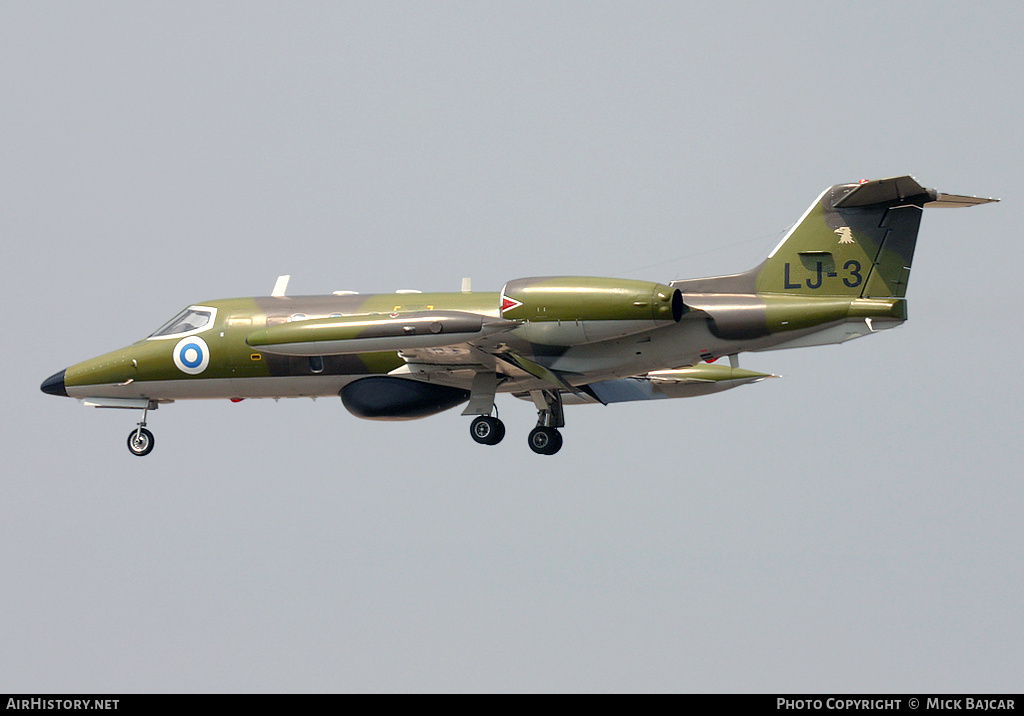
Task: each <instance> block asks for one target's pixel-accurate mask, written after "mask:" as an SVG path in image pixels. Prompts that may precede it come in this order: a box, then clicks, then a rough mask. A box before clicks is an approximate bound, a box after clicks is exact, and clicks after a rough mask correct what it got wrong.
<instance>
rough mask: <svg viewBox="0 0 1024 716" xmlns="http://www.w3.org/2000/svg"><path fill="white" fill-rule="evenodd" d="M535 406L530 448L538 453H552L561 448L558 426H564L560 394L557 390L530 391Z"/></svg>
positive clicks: (560, 435) (529, 439)
mask: <svg viewBox="0 0 1024 716" xmlns="http://www.w3.org/2000/svg"><path fill="white" fill-rule="evenodd" d="M530 397H532V398H533V402H534V405H536V406H537V427H535V428H534V429H533V430H531V431H530V437H529V438H528V441H529V444H530V449H531V450H533V451H534V452H535V453H537V454H538V455H554V454H555V453H556V452H558V451H559V450H560V449H561V448H562V434H561V433H560V432H558V428H561V427H565V415H564V414H563V412H562V394H561V393H560V392H559V391H557V390H534V391H530Z"/></svg>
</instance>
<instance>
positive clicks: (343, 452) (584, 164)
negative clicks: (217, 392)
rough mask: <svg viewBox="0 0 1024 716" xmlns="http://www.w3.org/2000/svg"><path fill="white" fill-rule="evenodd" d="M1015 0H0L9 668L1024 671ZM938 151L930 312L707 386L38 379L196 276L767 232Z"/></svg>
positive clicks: (727, 675) (569, 266) (667, 245)
mask: <svg viewBox="0 0 1024 716" xmlns="http://www.w3.org/2000/svg"><path fill="white" fill-rule="evenodd" d="M1022 31H1024V6H1022V5H1021V4H1020V3H1019V2H1012V1H1006V2H986V3H963V2H927V3H926V2H920V3H918V2H911V3H895V4H894V3H891V2H877V3H873V2H856V3H854V2H821V1H820V0H819V1H816V2H791V3H736V2H714V3H700V4H698V3H682V2H677V3H652V2H628V3H605V2H575V3H564V2H551V1H550V0H545V2H536V3H533V2H515V3H512V2H507V3H487V2H472V3H469V2H467V3H427V2H415V3H413V2H409V3H385V2H374V3H369V2H359V3H341V2H334V3H309V2H306V3H297V2H287V3H266V2H261V3H255V2H239V3H212V2H210V3H182V2H179V3H156V2H145V3H99V2H77V3H50V2H9V1H4V0H0V236H2V251H3V253H2V256H3V261H2V266H3V269H4V270H3V274H4V280H3V282H2V287H0V292H2V306H3V309H4V314H5V321H4V330H3V332H2V333H0V336H2V337H0V340H2V341H3V349H4V350H3V355H4V361H3V371H2V372H0V382H2V383H0V387H2V390H0V393H2V395H3V397H4V400H5V402H6V407H5V409H4V410H3V413H2V414H3V417H2V418H0V420H2V421H3V424H2V430H0V445H2V449H3V455H4V464H5V466H6V467H5V469H4V470H3V472H2V474H3V478H2V485H3V492H2V499H0V574H2V577H0V692H11V691H20V692H44V691H51V692H90V691H93V692H102V691H112V692H130V691H143V692H150V691H161V692H176V691H211V692H217V691H235V692H237V691H495V690H499V691H804V692H810V691H814V692H822V691H824V692H827V691H899V692H987V691H994V692H1000V691H1017V692H1019V690H1020V687H1021V674H1022V673H1024V646H1022V645H1024V616H1022V611H1021V595H1022V594H1024V569H1022V564H1024V547H1022V545H1024V523H1022V520H1021V514H1022V503H1024V479H1022V470H1021V466H1022V458H1024V449H1022V440H1021V418H1022V408H1021V405H1022V403H1024V390H1022V387H1021V379H1020V377H1019V376H1017V375H1016V372H1015V371H1016V370H1017V368H1018V367H1019V365H1018V363H1019V360H1020V356H1021V354H1022V352H1024V336H1022V331H1021V328H1020V326H1021V324H1022V318H1021V315H1020V314H1021V311H1022V310H1024V309H1022V306H1024V295H1022V294H1024V291H1022V289H1021V284H1020V279H1019V277H1020V275H1021V267H1022V263H1024V262H1022V250H1021V238H1020V226H1021V222H1022V218H1024V217H1022V212H1021V203H1020V199H1019V195H1020V187H1021V185H1022V180H1024V176H1022V171H1021V167H1022V166H1024V151H1022V141H1021V117H1022V116H1024V101H1022V93H1021V91H1020V90H1021V87H1024V72H1022V63H1021V57H1022V56H1024V46H1022V44H1024V43H1022V42H1021V36H1022ZM907 173H909V174H913V175H914V176H915V177H917V179H918V180H919V181H920V182H921V183H922V184H924V185H925V186H929V187H934V188H937V189H939V190H941V191H944V192H948V193H963V194H977V195H981V196H996V197H1000V198H1002V200H1003V201H1002V202H1001V203H999V204H995V205H988V206H981V207H974V208H970V209H963V210H929V211H927V212H926V214H925V216H924V220H923V223H922V230H921V238H920V241H919V243H918V249H917V254H916V257H915V259H916V260H915V263H914V272H913V276H912V279H911V283H910V290H909V294H908V298H909V307H910V308H909V311H910V320H909V321H908V322H907V323H906V325H904V326H903V327H901V328H899V329H897V330H893V331H889V332H885V333H882V334H880V335H878V336H872V337H870V338H867V339H863V340H858V341H854V342H852V343H850V344H847V345H844V346H830V347H822V348H810V349H801V350H795V351H779V352H770V353H758V354H746V355H743V356H741V365H742V366H743V367H746V368H751V369H754V370H760V371H765V372H770V373H777V374H781V375H783V376H784V379H783V380H773V381H766V382H763V383H760V384H757V385H754V386H746V387H742V388H739V389H737V390H734V391H730V392H727V393H724V394H720V395H717V396H710V397H704V398H695V399H687V400H672V401H659V402H657V403H648V404H641V403H632V404H620V405H613V406H610V407H601V406H580V407H570V408H568V409H567V411H566V413H567V414H566V419H567V425H566V427H565V429H564V430H563V435H564V438H565V447H564V448H563V449H562V451H561V452H560V453H559V454H558V455H556V456H554V457H543V456H538V455H535V454H533V453H532V452H531V451H530V450H529V449H528V447H527V445H526V434H527V432H528V431H529V429H530V428H531V427H532V426H533V423H534V420H535V412H534V409H533V407H532V406H531V405H529V404H526V403H522V402H520V401H517V400H515V399H513V398H511V397H509V396H503V397H499V401H498V407H499V410H500V411H501V416H502V418H503V419H504V420H505V422H506V425H507V427H508V437H506V439H505V441H504V442H503V443H501V444H500V445H498V446H496V447H484V446H480V445H477V444H475V443H474V442H472V440H471V439H470V436H469V429H468V424H469V419H468V418H464V417H462V416H460V415H459V411H458V410H455V411H451V412H449V413H444V414H442V415H440V416H437V417H434V418H431V419H427V420H422V421H412V422H407V423H379V422H370V421H361V420H359V419H357V418H355V417H353V416H351V415H349V414H348V413H347V412H346V411H345V410H344V408H343V406H342V405H341V403H340V401H339V400H337V399H321V400H317V401H315V402H314V401H310V400H290V401H289V400H282V401H280V402H276V403H275V402H274V401H270V400H267V401H245V402H243V403H240V404H231V403H229V402H228V401H226V400H225V401H215V402H206V401H196V402H187V401H186V402H178V403H175V404H174V405H170V406H165V407H164V408H161V409H160V410H159V411H158V412H156V413H153V414H152V415H151V418H150V422H149V425H150V428H151V429H152V430H153V432H154V433H155V435H156V449H155V450H154V452H153V454H152V455H150V456H148V457H147V458H145V459H139V458H136V457H133V456H131V455H130V454H129V453H128V451H127V449H126V447H125V439H126V436H127V434H128V431H129V430H130V429H131V428H132V426H133V425H134V422H135V421H136V420H137V419H138V416H137V414H136V413H134V412H129V411H112V410H108V411H104V410H93V409H91V408H85V407H83V406H82V405H81V404H79V403H78V402H76V401H73V400H68V399H57V398H54V397H52V396H48V395H44V394H42V393H41V392H40V391H39V384H40V383H41V382H42V380H43V379H45V378H46V377H47V376H49V375H50V374H52V373H54V372H56V371H59V370H61V369H62V368H65V367H66V366H69V365H71V364H73V363H76V362H79V361H81V360H84V359H86V358H90V357H92V356H95V355H97V354H99V353H102V352H105V351H108V350H112V349H114V348H118V347H120V346H122V345H125V344H128V343H130V342H132V341H135V340H137V339H139V338H141V337H144V336H145V335H147V334H148V333H150V332H151V331H153V330H154V329H156V328H157V327H158V326H159V325H161V324H162V323H163V322H164V321H166V320H167V319H169V318H170V317H171V316H173V315H174V314H175V313H176V312H177V311H179V310H180V309H181V308H183V307H184V306H186V305H188V304H190V303H196V302H200V301H202V300H205V299H214V298H221V297H230V296H247V295H257V294H262V295H266V294H268V293H269V292H270V290H271V288H272V287H273V284H274V280H275V278H276V277H277V276H278V275H279V274H285V273H290V274H291V275H292V281H291V285H290V288H289V292H290V293H292V294H309V293H329V292H330V291H333V290H338V289H349V290H356V291H361V292H375V291H381V292H389V291H393V290H395V289H400V288H418V289H423V290H439V291H443V290H453V291H456V290H458V289H459V287H460V281H461V279H462V277H464V276H469V277H471V278H472V280H473V287H474V288H475V289H477V290H498V289H499V288H500V287H501V286H502V284H504V283H505V282H506V281H509V280H511V279H514V278H518V277H523V276H536V275H548V274H583V275H598V276H621V277H625V278H638V279H646V280H652V281H668V280H672V279H676V278H689V277H697V276H702V275H713V274H717V273H730V272H735V271H740V270H743V269H746V268H749V267H750V266H752V265H754V264H755V263H757V262H758V261H759V260H760V259H761V258H762V257H763V256H764V255H766V254H767V252H768V251H769V250H771V248H772V247H773V246H774V245H775V243H776V242H777V241H778V238H779V236H780V235H781V233H782V232H783V231H784V230H785V229H786V228H787V227H788V226H789V225H790V224H792V223H793V222H794V221H796V219H797V218H798V217H799V216H800V215H801V214H802V213H803V211H804V210H805V209H806V208H807V206H808V205H809V204H810V203H811V201H812V200H814V198H815V197H816V196H817V195H818V193H819V192H820V191H821V190H822V189H824V188H825V187H827V186H829V185H831V184H836V183H841V182H848V181H856V180H859V179H864V178H880V177H885V176H894V175H900V174H907Z"/></svg>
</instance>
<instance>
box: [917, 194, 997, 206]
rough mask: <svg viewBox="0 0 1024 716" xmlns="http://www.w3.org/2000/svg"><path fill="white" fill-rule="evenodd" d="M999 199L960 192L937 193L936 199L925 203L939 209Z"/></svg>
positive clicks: (985, 202) (988, 202)
mask: <svg viewBox="0 0 1024 716" xmlns="http://www.w3.org/2000/svg"><path fill="white" fill-rule="evenodd" d="M993 201H999V199H984V198H982V197H980V196H962V195H960V194H941V193H939V192H936V193H935V200H934V201H929V202H928V203H926V204H925V206H927V207H932V208H938V209H955V208H958V207H961V206H974V205H975V204H990V203H992V202H993Z"/></svg>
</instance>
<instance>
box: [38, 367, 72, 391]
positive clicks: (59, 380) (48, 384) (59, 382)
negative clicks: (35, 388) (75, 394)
mask: <svg viewBox="0 0 1024 716" xmlns="http://www.w3.org/2000/svg"><path fill="white" fill-rule="evenodd" d="M39 390H41V391H43V392H44V393H47V394H49V395H63V396H64V397H65V398H66V397H68V391H67V390H66V389H65V388H64V371H63V370H62V371H61V372H60V373H54V374H53V375H51V376H50V377H49V378H47V379H46V380H44V381H43V384H42V385H41V386H39Z"/></svg>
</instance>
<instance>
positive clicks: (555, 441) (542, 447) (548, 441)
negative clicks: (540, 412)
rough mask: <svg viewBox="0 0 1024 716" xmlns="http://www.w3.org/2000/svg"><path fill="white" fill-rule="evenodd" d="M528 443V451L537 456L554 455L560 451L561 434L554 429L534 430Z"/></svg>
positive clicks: (541, 428) (542, 428)
mask: <svg viewBox="0 0 1024 716" xmlns="http://www.w3.org/2000/svg"><path fill="white" fill-rule="evenodd" d="M529 442H530V449H531V450H533V451H534V452H535V453H537V454H538V455H554V454H555V453H556V452H558V451H559V450H561V449H562V434H561V433H560V432H558V430H556V429H555V428H544V427H539V428H534V429H533V430H531V431H530V438H529Z"/></svg>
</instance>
